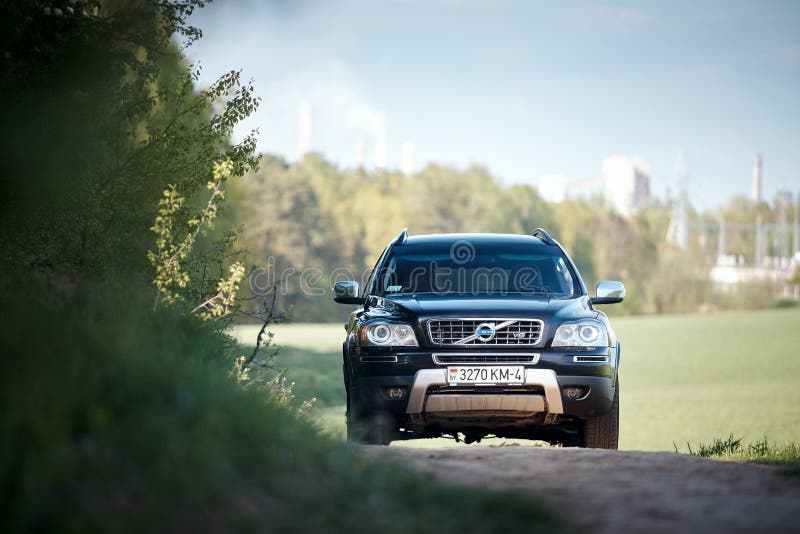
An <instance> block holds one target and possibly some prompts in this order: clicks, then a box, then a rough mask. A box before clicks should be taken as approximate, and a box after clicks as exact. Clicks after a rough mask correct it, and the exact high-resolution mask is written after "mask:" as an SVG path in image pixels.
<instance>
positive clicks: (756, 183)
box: [753, 154, 761, 206]
mask: <svg viewBox="0 0 800 534" xmlns="http://www.w3.org/2000/svg"><path fill="white" fill-rule="evenodd" d="M753 203H754V204H755V205H756V206H759V205H761V154H756V157H755V158H753Z"/></svg>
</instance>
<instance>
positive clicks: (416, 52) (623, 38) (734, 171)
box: [187, 0, 800, 209]
mask: <svg viewBox="0 0 800 534" xmlns="http://www.w3.org/2000/svg"><path fill="white" fill-rule="evenodd" d="M192 23H193V24H196V25H198V26H199V27H200V28H201V29H202V30H203V33H204V37H203V39H202V40H200V41H198V42H197V43H195V44H193V45H192V46H191V47H190V48H189V49H188V50H187V55H188V56H189V58H190V60H191V61H192V62H194V63H199V64H200V65H201V67H202V69H203V70H202V76H201V80H200V81H201V84H205V85H208V84H210V83H211V82H212V81H213V80H214V79H216V78H217V77H218V76H219V75H221V74H222V73H224V72H227V71H229V70H231V69H241V70H242V75H243V77H244V78H245V79H251V78H252V79H253V80H254V81H255V85H256V92H257V94H258V96H260V97H261V99H262V102H261V106H260V108H259V110H258V111H257V112H256V113H255V115H254V116H253V117H251V118H250V119H248V120H247V121H246V122H245V123H244V124H243V125H242V127H241V128H240V129H239V130H238V133H237V135H238V136H242V135H243V134H244V133H245V132H247V131H249V130H250V129H253V128H258V129H259V131H260V135H259V144H258V149H259V150H260V151H262V152H268V153H273V154H280V155H283V156H285V157H286V158H287V159H288V160H290V161H292V160H295V159H296V157H297V145H298V108H299V105H300V103H301V102H302V101H304V100H305V101H308V102H309V103H310V104H311V135H310V148H311V150H313V151H316V152H320V153H322V154H324V155H325V157H326V158H328V159H329V160H331V161H333V162H335V163H337V164H338V165H340V166H342V167H352V166H354V165H355V163H356V161H357V159H356V138H357V136H359V135H361V136H364V138H365V140H366V145H367V163H368V166H369V165H370V164H372V162H374V148H375V143H376V142H380V140H381V139H383V140H384V141H385V143H386V160H387V167H389V168H399V167H400V162H401V145H402V143H404V142H412V143H414V147H415V150H414V156H415V158H414V162H415V168H417V169H420V168H422V167H423V166H425V165H426V164H428V163H440V164H449V165H454V166H457V167H459V168H466V167H468V166H470V165H473V164H478V165H483V166H485V167H487V168H488V169H489V171H490V172H491V173H492V174H493V175H495V176H497V177H498V178H499V179H500V180H501V181H502V182H503V183H505V184H512V183H527V184H530V185H536V184H537V182H538V178H539V176H542V175H562V176H564V177H566V179H567V180H580V179H584V178H590V177H595V176H598V175H600V173H601V169H602V162H603V159H604V158H606V157H611V156H630V157H636V158H639V159H641V160H644V161H645V162H647V163H648V164H649V166H650V168H651V173H652V174H651V189H652V192H653V194H655V195H656V196H660V197H662V198H666V196H667V195H668V191H669V190H670V188H671V187H673V186H674V182H675V174H676V168H677V161H678V154H679V152H681V151H683V152H684V153H685V161H686V168H687V171H688V175H689V185H688V191H689V196H690V200H691V202H692V204H693V205H694V206H695V207H698V208H701V209H713V208H714V207H716V206H718V205H720V204H721V203H724V202H725V200H726V199H727V198H728V197H730V196H731V195H734V194H743V195H749V194H750V188H751V177H752V161H753V156H754V155H755V154H756V153H760V154H761V155H762V157H763V161H764V163H763V196H764V198H767V199H772V198H773V197H774V194H775V192H776V191H777V189H778V188H780V187H783V188H788V189H790V190H792V191H793V192H795V193H800V2H795V1H785V2H779V1H759V2H738V1H733V0H726V1H715V2H708V1H680V0H674V1H669V2H655V1H642V2H589V1H586V2H539V1H524V0H521V1H514V0H360V1H356V0H341V1H338V0H294V1H292V0H271V1H269V0H261V1H258V0H227V1H226V0H216V3H215V4H212V5H211V6H210V7H207V8H205V9H202V10H200V11H199V12H198V13H197V14H196V15H194V16H193V18H192Z"/></svg>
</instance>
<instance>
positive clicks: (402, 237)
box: [394, 228, 408, 245]
mask: <svg viewBox="0 0 800 534" xmlns="http://www.w3.org/2000/svg"><path fill="white" fill-rule="evenodd" d="M406 239H408V228H403V230H402V231H401V232H400V235H399V236H397V239H395V240H394V244H395V245H405V244H406Z"/></svg>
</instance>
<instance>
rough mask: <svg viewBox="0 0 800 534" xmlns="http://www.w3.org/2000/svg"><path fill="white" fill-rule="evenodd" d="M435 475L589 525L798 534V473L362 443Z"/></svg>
mask: <svg viewBox="0 0 800 534" xmlns="http://www.w3.org/2000/svg"><path fill="white" fill-rule="evenodd" d="M364 454H365V455H367V456H369V457H374V458H383V459H386V460H390V461H398V462H402V463H403V464H404V465H413V466H415V467H416V468H418V469H419V470H422V471H424V472H426V473H429V474H430V475H431V476H433V477H434V478H436V479H439V480H442V481H445V482H451V483H459V484H469V485H480V486H492V487H496V488H507V489H519V490H521V491H525V492H528V493H530V494H532V495H534V496H537V497H541V498H543V499H544V500H546V501H547V502H549V503H551V504H552V505H553V506H554V507H555V508H556V509H557V510H559V511H560V512H561V514H562V516H563V517H565V518H566V520H567V521H568V522H569V523H570V524H571V526H573V527H575V530H576V531H578V530H584V529H585V530H584V531H587V532H609V533H610V532H614V533H618V532H749V533H752V532H768V531H770V532H773V531H778V532H800V477H798V476H789V475H786V474H784V473H782V472H780V468H777V467H772V466H764V465H753V464H743V463H734V462H723V461H714V460H704V459H700V458H694V457H691V456H686V455H681V454H673V453H665V452H625V451H602V450H582V449H555V448H553V449H549V448H529V447H479V446H471V447H459V448H449V449H408V448H398V447H366V448H365V449H364Z"/></svg>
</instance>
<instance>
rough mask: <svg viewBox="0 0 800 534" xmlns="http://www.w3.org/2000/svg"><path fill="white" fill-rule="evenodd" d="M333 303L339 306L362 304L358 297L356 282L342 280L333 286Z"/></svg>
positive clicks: (361, 299) (362, 300) (362, 301)
mask: <svg viewBox="0 0 800 534" xmlns="http://www.w3.org/2000/svg"><path fill="white" fill-rule="evenodd" d="M332 291H333V301H334V302H338V303H339V304H364V299H363V298H362V297H359V296H358V282H354V281H352V280H344V281H342V282H336V283H335V284H333V290H332Z"/></svg>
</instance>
